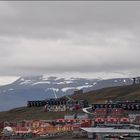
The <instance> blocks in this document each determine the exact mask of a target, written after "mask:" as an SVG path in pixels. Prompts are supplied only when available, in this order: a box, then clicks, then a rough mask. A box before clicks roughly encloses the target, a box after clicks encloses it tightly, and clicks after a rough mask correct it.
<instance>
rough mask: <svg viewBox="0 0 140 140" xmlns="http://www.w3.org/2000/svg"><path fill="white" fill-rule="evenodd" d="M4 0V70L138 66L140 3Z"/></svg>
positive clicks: (0, 42)
mask: <svg viewBox="0 0 140 140" xmlns="http://www.w3.org/2000/svg"><path fill="white" fill-rule="evenodd" d="M0 4H1V5H3V6H4V8H1V7H2V6H0V9H1V11H0V19H1V21H0V50H1V51H0V59H1V60H2V61H1V62H0V66H1V68H0V75H30V74H35V75H37V74H39V75H40V74H43V73H63V72H82V73H86V72H87V73H88V72H90V73H97V72H106V73H109V72H110V73H112V72H117V73H125V72H126V71H127V72H128V73H131V74H133V73H138V72H139V70H140V65H139V61H138V60H139V59H140V56H139V53H138V52H139V51H140V47H139V44H140V41H139V37H140V34H139V31H140V27H139V24H140V3H139V2H136V1H135V2H119V1H116V2H109V1H108V2H101V1H100V2H97V1H95V2H90V1H88V2H86V1H83V2H82V1H81V2H78V1H77V2H73V1H69V2H57V1H55V2H50V1H48V2H45V1H42V2H39V1H36V2H35V1H34V2H33V1H29V2H27V1H21V2H18V1H13V2H0ZM133 48H134V49H133Z"/></svg>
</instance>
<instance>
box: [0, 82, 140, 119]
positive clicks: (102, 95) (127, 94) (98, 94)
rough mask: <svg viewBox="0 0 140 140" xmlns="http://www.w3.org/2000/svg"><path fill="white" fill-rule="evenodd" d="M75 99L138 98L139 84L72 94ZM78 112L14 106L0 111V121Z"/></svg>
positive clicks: (58, 116)
mask: <svg viewBox="0 0 140 140" xmlns="http://www.w3.org/2000/svg"><path fill="white" fill-rule="evenodd" d="M74 98H76V99H86V100H88V101H89V103H102V102H104V101H105V100H107V99H113V100H125V99H126V100H127V99H128V100H140V85H135V86H121V87H111V88H104V89H100V90H96V91H91V92H88V93H86V94H82V95H77V96H74ZM79 112H82V111H78V112H58V113H53V112H43V108H42V107H38V108H35V107H34V108H26V107H21V108H16V109H12V110H10V111H7V112H0V121H3V120H5V121H6V120H7V121H9V120H24V119H26V120H30V119H57V118H63V116H64V114H70V113H71V114H73V113H79Z"/></svg>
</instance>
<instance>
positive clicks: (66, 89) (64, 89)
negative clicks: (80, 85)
mask: <svg viewBox="0 0 140 140" xmlns="http://www.w3.org/2000/svg"><path fill="white" fill-rule="evenodd" d="M70 89H76V87H65V88H62V89H61V90H62V91H63V92H66V91H68V90H70Z"/></svg>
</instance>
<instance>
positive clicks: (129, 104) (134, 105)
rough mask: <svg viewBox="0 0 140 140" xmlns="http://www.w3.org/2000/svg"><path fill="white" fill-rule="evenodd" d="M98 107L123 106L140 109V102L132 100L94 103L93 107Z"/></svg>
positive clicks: (124, 107)
mask: <svg viewBox="0 0 140 140" xmlns="http://www.w3.org/2000/svg"><path fill="white" fill-rule="evenodd" d="M96 108H123V109H125V110H140V103H135V102H133V103H131V102H125V103H124V102H122V103H121V102H119V103H109V104H92V109H93V110H94V109H96Z"/></svg>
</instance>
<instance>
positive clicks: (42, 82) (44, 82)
mask: <svg viewBox="0 0 140 140" xmlns="http://www.w3.org/2000/svg"><path fill="white" fill-rule="evenodd" d="M50 83H51V82H50V81H39V82H35V83H33V84H32V86H34V85H38V84H50Z"/></svg>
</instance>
